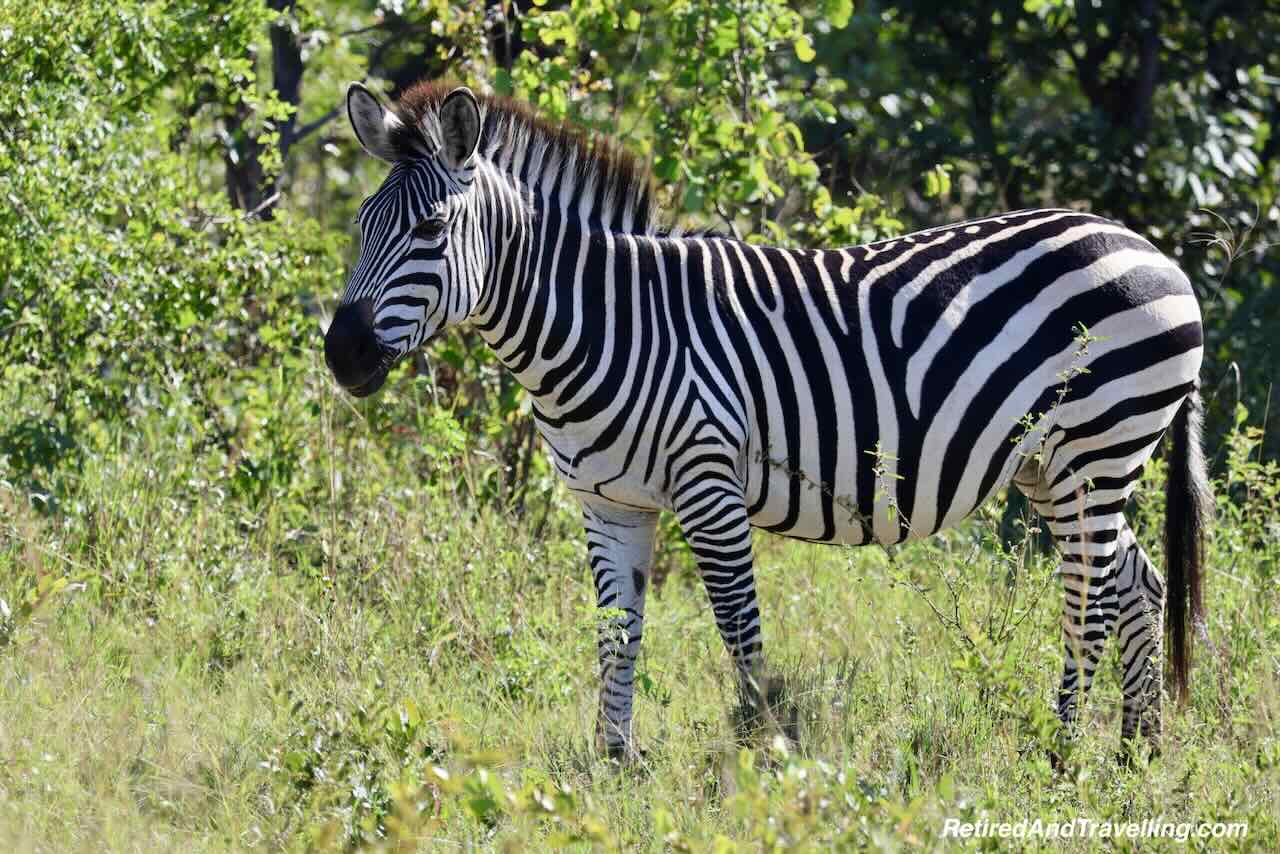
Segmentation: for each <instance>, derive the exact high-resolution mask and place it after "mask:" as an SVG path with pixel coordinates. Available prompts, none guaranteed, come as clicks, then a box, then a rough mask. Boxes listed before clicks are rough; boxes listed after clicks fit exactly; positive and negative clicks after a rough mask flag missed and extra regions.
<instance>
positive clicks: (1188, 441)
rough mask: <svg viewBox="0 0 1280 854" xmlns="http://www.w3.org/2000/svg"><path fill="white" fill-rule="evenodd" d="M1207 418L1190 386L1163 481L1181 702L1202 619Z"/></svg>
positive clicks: (1170, 623) (1168, 610) (1172, 640)
mask: <svg viewBox="0 0 1280 854" xmlns="http://www.w3.org/2000/svg"><path fill="white" fill-rule="evenodd" d="M1203 420H1204V409H1203V407H1202V405H1201V402H1200V390H1199V388H1198V386H1197V387H1193V388H1192V390H1191V394H1189V395H1188V396H1187V398H1186V399H1185V400H1184V401H1183V402H1182V407H1181V408H1180V409H1179V410H1178V414H1177V415H1176V416H1175V417H1174V420H1173V447H1172V448H1171V454H1170V458H1169V476H1168V479H1167V480H1166V482H1165V520H1164V555H1165V565H1166V567H1167V574H1168V590H1167V592H1166V596H1165V632H1166V634H1167V636H1168V641H1169V647H1170V655H1169V663H1170V670H1171V675H1172V682H1173V689H1174V692H1175V694H1176V696H1177V698H1178V702H1179V703H1180V704H1183V703H1186V701H1187V693H1188V690H1187V675H1188V673H1189V671H1190V669H1191V645H1192V632H1193V631H1194V630H1195V629H1196V628H1197V627H1199V626H1201V625H1202V624H1203V622H1204V605H1203V602H1202V600H1201V584H1202V581H1203V578H1204V529H1205V526H1206V524H1207V523H1208V520H1209V517H1210V513H1211V508H1212V501H1213V498H1212V496H1211V494H1210V492H1209V471H1208V466H1207V465H1206V463H1205V458H1204V449H1203V448H1202V446H1201V438H1200V434H1201V429H1202V426H1203ZM1188 611H1190V615H1191V621H1190V624H1188V621H1187V612H1188Z"/></svg>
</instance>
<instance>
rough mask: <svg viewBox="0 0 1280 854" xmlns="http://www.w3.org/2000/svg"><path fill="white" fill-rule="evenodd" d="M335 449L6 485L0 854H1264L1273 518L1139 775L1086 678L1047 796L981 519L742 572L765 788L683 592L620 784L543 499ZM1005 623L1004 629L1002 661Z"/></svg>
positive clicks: (346, 430)
mask: <svg viewBox="0 0 1280 854" xmlns="http://www.w3.org/2000/svg"><path fill="white" fill-rule="evenodd" d="M327 400H329V403H330V404H332V403H333V400H332V398H327ZM326 405H328V404H326ZM330 415H331V413H329V412H328V410H326V411H324V412H322V413H321V416H322V417H320V418H318V419H317V422H318V427H317V430H316V435H315V441H314V442H313V443H312V447H310V448H309V449H308V450H306V451H305V453H303V454H302V456H301V457H300V458H299V459H298V461H297V467H298V472H299V474H297V477H296V478H295V480H297V482H298V483H300V484H301V486H296V487H290V488H289V489H285V488H283V487H281V488H280V489H278V490H274V491H273V490H271V489H268V490H267V497H266V498H265V499H263V498H255V499H253V500H250V499H248V498H245V497H244V495H243V494H241V493H237V491H236V488H235V479H234V477H233V476H232V475H231V474H229V473H228V472H229V471H230V469H229V468H228V467H227V465H224V464H223V463H219V462H217V461H215V462H214V463H210V462H209V461H208V457H209V455H208V454H207V453H205V452H204V451H202V449H201V447H200V446H199V445H198V444H197V443H196V440H195V439H194V438H192V437H193V436H195V435H197V434H196V432H191V433H190V434H188V433H186V432H184V431H183V430H182V429H181V428H179V427H176V426H175V425H176V424H178V423H181V422H180V420H174V419H165V418H160V417H156V418H153V419H148V420H144V421H143V422H142V423H141V425H140V427H139V429H137V430H135V431H133V432H131V433H129V434H124V433H114V432H112V433H110V434H109V435H108V434H104V435H103V436H100V437H98V438H97V439H96V440H95V442H96V444H95V445H94V449H95V450H94V451H93V452H92V453H88V454H86V455H85V457H84V465H83V467H82V468H81V469H80V471H79V472H78V474H76V475H75V476H74V477H71V478H69V479H68V480H67V481H66V485H65V487H64V489H63V492H62V494H61V495H60V496H59V498H58V503H57V506H56V507H55V508H54V509H53V510H52V511H46V510H42V509H37V507H36V506H33V503H32V501H31V500H30V499H29V498H28V495H27V494H26V492H27V490H26V488H25V487H22V486H20V485H19V484H18V483H17V481H16V479H15V480H14V481H12V482H9V483H8V484H7V485H3V486H0V598H2V599H4V600H5V602H6V604H7V606H8V614H7V616H0V850H26V849H41V850H100V849H110V850H139V851H142V850H146V851H150V850H176V849H182V850H185V851H193V852H194V851H205V850H215V851H221V850H239V849H246V848H263V849H267V850H277V849H287V850H295V849H305V848H311V847H318V848H344V847H360V846H364V845H369V846H378V845H385V846H387V847H395V846H397V845H398V846H402V850H414V849H415V848H421V849H437V848H438V849H440V850H453V849H458V848H472V847H475V848H484V849H487V848H503V847H510V848H512V849H524V848H527V847H534V848H538V847H544V846H549V845H552V844H572V845H576V846H579V847H583V848H588V847H591V846H599V847H615V846H616V847H619V848H623V849H627V850H635V849H639V850H655V851H656V850H665V849H668V848H674V849H681V848H684V847H688V848H691V849H693V850H701V849H704V848H711V847H713V846H715V845H722V846H727V845H728V844H729V842H730V841H736V842H737V843H738V844H740V845H742V846H744V848H745V849H746V850H757V849H758V848H759V847H761V845H762V844H765V845H766V846H767V845H769V844H776V845H778V846H779V847H783V846H790V845H797V844H809V845H812V846H813V847H814V849H815V850H822V849H825V848H826V847H828V846H829V845H833V844H834V845H836V846H838V847H842V848H851V847H859V846H869V847H872V848H876V849H881V848H883V849H937V850H944V849H949V848H951V847H953V846H954V845H955V844H956V841H955V840H951V839H944V838H942V835H941V834H942V830H943V826H944V820H945V819H946V818H947V817H957V818H962V819H965V820H975V819H977V818H981V817H986V818H989V819H991V820H1000V821H1018V820H1020V819H1023V818H1027V819H1035V818H1041V819H1044V820H1046V821H1048V820H1058V819H1072V818H1076V817H1084V818H1090V819H1116V820H1137V821H1140V820H1142V819H1144V818H1152V817H1160V816H1163V817H1164V818H1166V819H1168V820H1172V821H1177V822H1182V821H1215V820H1229V821H1246V822H1248V825H1249V832H1248V836H1247V838H1246V839H1245V840H1243V841H1242V842H1241V841H1236V842H1235V843H1232V844H1231V846H1230V847H1237V848H1245V849H1253V850H1275V849H1276V847H1277V845H1280V819H1278V813H1280V811H1278V810H1277V809H1276V804H1277V803H1280V742H1278V740H1277V711H1280V688H1278V685H1280V680H1278V678H1277V677H1278V675H1280V658H1278V655H1280V653H1278V650H1280V598H1278V597H1280V594H1278V590H1280V588H1278V586H1277V585H1278V582H1277V578H1278V576H1280V573H1277V568H1276V566H1275V562H1276V557H1277V554H1278V552H1280V546H1278V545H1277V539H1280V536H1278V534H1277V530H1278V529H1280V519H1277V518H1276V517H1275V504H1274V494H1268V495H1258V494H1255V493H1256V489H1254V487H1250V486H1248V484H1246V485H1245V487H1241V486H1240V485H1239V484H1237V485H1236V486H1234V487H1232V488H1231V490H1228V491H1229V492H1230V495H1231V496H1232V501H1235V502H1236V503H1238V504H1239V506H1240V508H1241V510H1240V512H1239V513H1238V514H1236V515H1234V516H1232V515H1230V514H1225V515H1224V516H1223V518H1221V519H1220V521H1219V527H1218V529H1217V530H1216V531H1215V536H1214V539H1213V542H1212V553H1211V561H1210V562H1211V565H1212V566H1213V567H1214V571H1213V572H1211V574H1210V576H1209V579H1208V583H1207V590H1208V594H1207V606H1208V611H1209V615H1210V618H1209V635H1210V637H1211V638H1212V640H1213V643H1214V650H1208V649H1207V648H1206V647H1205V646H1204V645H1203V644H1202V645H1201V648H1200V651H1201V654H1200V656H1199V662H1198V666H1197V668H1196V669H1195V671H1194V676H1193V690H1192V697H1191V701H1190V704H1189V706H1188V707H1187V708H1186V709H1185V710H1183V711H1182V712H1181V713H1180V714H1176V715H1167V717H1166V736H1165V741H1164V753H1163V755H1162V756H1161V757H1160V758H1159V759H1157V760H1156V761H1155V762H1153V763H1151V764H1149V765H1148V764H1147V763H1146V762H1145V761H1143V760H1142V759H1141V758H1139V760H1138V762H1137V764H1136V765H1135V766H1134V767H1133V768H1126V767H1125V766H1123V765H1121V764H1120V763H1117V762H1116V761H1115V759H1114V754H1115V752H1116V750H1117V749H1118V747H1119V743H1118V730H1119V711H1120V709H1119V691H1118V687H1117V685H1116V680H1115V677H1114V673H1113V671H1112V670H1110V669H1104V671H1103V672H1102V673H1101V675H1100V678H1099V681H1098V684H1097V685H1096V688H1095V691H1094V693H1093V695H1092V696H1091V698H1090V701H1089V703H1088V705H1087V706H1086V707H1085V711H1084V716H1083V727H1082V728H1083V735H1082V737H1081V738H1080V739H1079V740H1078V741H1077V742H1076V743H1074V745H1073V746H1072V749H1071V751H1070V752H1069V754H1068V761H1067V768H1066V770H1065V771H1064V772H1062V773H1055V772H1054V771H1053V770H1051V768H1050V766H1049V763H1048V761H1047V758H1046V748H1047V747H1049V746H1052V745H1053V744H1054V743H1055V742H1054V739H1055V738H1056V735H1055V734H1054V733H1053V732H1052V727H1051V726H1050V725H1049V723H1048V710H1049V708H1050V700H1051V697H1052V696H1053V693H1054V689H1055V687H1056V683H1057V678H1058V669H1059V666H1060V652H1059V635H1058V630H1057V628H1056V627H1057V623H1058V613H1059V608H1060V592H1059V590H1058V587H1057V584H1056V582H1054V581H1053V580H1052V578H1051V577H1050V572H1051V566H1050V564H1049V562H1048V560H1047V559H1041V560H1033V561H1029V562H1028V561H1020V560H1018V559H1017V556H1016V555H1015V556H1008V555H1004V556H1002V555H1000V554H998V553H997V551H996V550H995V548H994V547H993V545H992V541H993V536H992V533H991V532H992V531H993V530H994V528H995V521H994V517H993V516H992V515H990V514H988V515H986V516H984V517H983V518H980V519H978V520H976V521H975V522H974V524H973V525H971V526H970V527H968V528H966V529H964V530H962V531H959V532H952V533H950V534H948V535H946V536H943V537H940V538H936V539H934V540H931V541H928V542H926V543H921V544H916V545H912V546H910V547H907V548H903V549H900V550H898V551H896V552H895V554H894V555H893V558H892V560H890V559H889V557H888V556H887V555H886V554H885V553H884V552H883V551H881V550H879V549H873V548H866V549H843V548H834V547H819V546H807V545H802V544H797V543H792V542H787V541H783V540H780V539H776V538H772V537H767V536H758V537H757V541H756V542H757V549H758V566H759V570H758V572H759V586H760V590H761V596H762V600H763V612H764V615H765V629H766V637H767V642H768V650H769V654H770V663H771V667H772V669H773V671H774V672H775V673H776V674H777V675H778V677H779V678H780V681H781V683H782V685H783V688H782V689H781V701H780V703H779V706H778V716H779V717H781V718H782V719H783V721H784V722H787V723H790V722H794V724H795V727H796V729H797V730H798V735H799V737H798V743H797V744H795V745H792V746H791V747H790V748H788V749H787V750H786V751H785V754H784V753H783V752H780V751H779V750H778V749H776V748H775V747H773V746H772V745H773V744H774V742H775V741H776V739H775V736H776V733H777V731H778V727H777V726H772V725H768V724H766V725H765V726H763V727H760V728H758V729H757V730H756V731H753V732H749V733H743V732H739V731H738V730H739V729H740V728H738V727H735V721H736V720H738V719H740V718H741V717H742V714H741V712H740V711H735V704H736V697H735V696H734V692H733V690H732V687H731V686H732V680H731V679H730V673H729V662H728V659H727V656H726V654H725V652H724V651H723V649H722V647H721V644H720V641H719V638H718V636H717V634H716V632H715V628H714V624H713V622H712V620H711V615H710V612H709V609H708V607H707V605H706V599H705V594H704V593H703V592H702V590H701V589H700V587H699V586H698V585H697V583H696V578H695V576H694V575H693V574H692V573H691V572H690V570H689V568H688V567H687V566H685V565H684V564H683V563H682V562H681V559H680V558H679V557H678V556H677V557H676V558H673V559H671V561H670V562H671V563H672V564H673V570H672V572H671V573H670V576H669V577H668V578H667V579H666V581H665V583H664V584H663V585H662V586H661V587H660V588H659V589H658V590H656V591H655V595H653V596H652V597H651V599H650V604H649V618H648V622H647V625H646V630H645V650H644V653H643V656H642V658H641V665H640V672H641V675H640V678H639V691H638V694H639V697H638V703H637V718H636V726H637V735H638V738H639V741H640V746H641V747H642V748H643V749H644V751H645V757H644V759H643V761H641V762H639V763H637V764H636V765H634V766H632V767H628V768H624V769H619V768H617V767H616V766H613V765H610V764H608V763H606V762H604V761H602V760H601V759H599V758H598V757H597V756H596V754H595V752H594V750H593V748H592V743H591V734H592V732H593V723H594V714H595V711H594V709H595V691H596V679H595V664H594V659H595V655H594V636H595V628H594V627H595V614H594V609H593V607H592V603H593V601H594V594H593V592H592V590H591V585H590V579H589V576H588V573H587V571H586V567H585V560H584V556H583V555H584V547H583V542H582V536H581V533H580V531H579V529H578V526H577V517H576V514H575V513H574V512H573V511H572V508H570V507H569V506H568V505H567V503H566V502H565V499H564V496H563V495H561V494H558V493H556V494H553V495H552V496H551V497H550V498H549V499H547V500H549V501H551V502H552V503H551V504H550V505H548V506H549V507H550V510H549V513H548V514H547V515H546V517H545V521H542V522H538V521H537V518H536V517H538V516H539V514H540V512H541V511H540V510H539V511H531V512H530V514H529V516H527V517H526V519H525V520H517V519H515V518H513V517H511V516H508V515H504V514H501V513H498V512H496V511H493V510H490V509H486V508H484V507H479V506H475V505H474V504H473V503H472V502H470V501H468V500H467V499H465V498H463V497H462V496H463V495H465V494H466V491H465V490H463V489H461V488H459V487H457V486H456V484H457V483H458V482H465V480H466V478H465V477H463V478H459V476H458V474H457V472H458V471H459V470H462V469H465V468H466V466H468V465H471V463H469V462H466V461H461V462H460V461H459V460H456V459H441V458H438V457H432V456H429V455H426V454H425V453H417V455H416V456H414V455H412V454H409V452H404V453H400V452H397V453H398V454H399V455H398V456H397V455H396V454H392V453H390V452H389V451H387V444H386V443H385V442H383V441H382V437H379V436H375V435H373V433H372V432H371V429H372V428H371V427H370V426H369V424H368V423H367V422H366V421H364V420H363V419H361V418H360V417H358V416H355V415H351V414H350V413H347V414H345V415H343V414H341V413H339V417H338V418H337V419H336V420H338V421H341V422H342V424H341V425H340V426H339V427H335V428H333V430H330V429H329V428H328V426H327V425H328V424H329V423H330V420H331V418H330ZM406 454H409V456H406ZM406 460H409V461H411V462H412V465H407V464H406ZM1237 462H1239V460H1237ZM224 463H225V461H224ZM1155 474H1156V475H1157V476H1158V469H1157V471H1156V472H1155ZM1241 477H1244V476H1243V475H1241ZM1259 477H1261V475H1259ZM1246 480H1247V478H1246ZM1260 482H1261V481H1259V483H1260ZM451 484H453V485H451ZM1254 486H1255V487H1257V486H1258V485H1257V484H1256V483H1255V484H1254ZM1242 488H1243V489H1244V490H1245V491H1246V492H1249V494H1247V495H1246V494H1244V493H1242V492H1241V489H1242ZM1258 488H1262V487H1258ZM1250 490H1253V491H1250ZM1141 498H1142V500H1143V501H1144V502H1145V503H1144V504H1143V505H1142V507H1143V514H1144V515H1143V516H1142V517H1141V518H1140V519H1139V527H1140V528H1141V529H1142V530H1143V531H1145V533H1143V534H1142V536H1143V539H1144V541H1145V542H1146V544H1147V547H1148V549H1149V550H1151V551H1153V553H1154V554H1155V556H1156V557H1157V560H1158V553H1159V544H1158V537H1157V536H1155V534H1154V531H1153V525H1154V524H1155V522H1156V521H1158V506H1156V505H1155V504H1154V503H1153V502H1152V500H1151V496H1150V495H1149V494H1148V493H1144V494H1143V496H1141ZM37 504H38V502H37ZM535 529H539V530H536V532H535ZM1011 571H1014V572H1015V574H1014V575H1013V576H1012V577H1013V578H1014V579H1016V580H1017V585H1016V586H1015V587H1012V588H1011V587H1010V578H1011V576H1010V572H1011ZM922 588H927V592H924V591H923V590H922ZM926 597H927V598H928V599H929V600H930V601H932V602H933V604H934V606H936V607H938V609H939V611H940V612H941V614H942V616H943V618H944V619H939V617H938V615H936V614H935V613H934V611H933V610H932V609H931V607H930V605H929V602H927V601H926ZM953 597H954V599H955V600H956V601H957V602H958V605H959V611H958V612H957V610H956V609H955V608H954V607H953ZM1009 604H1012V605H1013V606H1014V608H1015V614H1016V613H1019V611H1018V609H1023V608H1025V609H1028V610H1027V615H1026V617H1025V619H1024V620H1023V621H1022V622H1020V623H1018V624H1017V625H1016V627H1012V626H1010V625H1006V626H1005V627H1004V629H1001V622H1000V614H1001V613H1002V606H1005V605H1009ZM956 613H959V614H960V615H961V618H962V619H961V621H960V625H959V626H956V625H951V624H950V623H949V618H950V617H951V616H953V615H954V614H956ZM744 747H749V748H751V749H752V750H753V753H752V754H751V755H749V756H746V755H742V754H741V751H742V749H743V748H744ZM575 840H577V841H576V842H575ZM968 844H969V845H970V846H981V847H985V848H1000V847H1009V846H1011V845H1013V843H1011V842H1008V841H1002V840H986V841H985V842H981V843H975V842H972V841H971V842H969V843H968ZM1035 845H1038V846H1040V847H1043V848H1046V849H1057V848H1059V847H1065V848H1067V849H1068V850H1092V849H1103V848H1110V847H1118V848H1123V849H1130V848H1138V847H1140V848H1142V849H1143V850H1171V849H1182V848H1185V847H1188V845H1186V844H1182V843H1178V842H1174V841H1165V840H1156V841H1150V840H1141V841H1138V842H1131V841H1125V840H1121V841H1119V842H1115V843H1112V842H1106V841H1101V840H1093V841H1081V840H1078V839H1077V840H1069V841H1067V842H1065V843H1058V842H1051V841H1041V842H1036V843H1033V847H1034V846H1035ZM1221 845H1222V843H1217V844H1215V843H1212V842H1195V841H1193V842H1191V843H1190V847H1192V848H1207V847H1215V848H1216V847H1220V846H1221ZM1018 847H1021V846H1018Z"/></svg>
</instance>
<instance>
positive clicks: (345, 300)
mask: <svg viewBox="0 0 1280 854" xmlns="http://www.w3.org/2000/svg"><path fill="white" fill-rule="evenodd" d="M347 115H348V117H349V118H350V120H351V126H352V128H353V129H354V130H355V133H356V137H357V138H358V139H359V140H360V144H361V145H362V146H364V149H365V151H367V152H369V153H370V154H372V155H373V156H374V157H377V158H379V159H380V160H384V161H386V162H387V163H390V164H391V172H390V174H389V175H387V178H386V180H385V181H383V183H382V186H381V187H379V188H378V190H377V192H375V193H374V194H373V195H372V196H370V197H369V198H367V199H365V200H364V202H363V203H362V204H361V205H360V213H359V216H358V219H359V224H360V235H361V246H360V258H359V260H358V261H357V262H356V267H355V270H354V271H353V272H352V274H351V279H350V281H349V282H348V283H347V290H346V293H344V294H343V297H342V302H341V304H340V305H339V306H338V309H337V311H336V312H335V313H334V315H333V321H332V322H331V323H330V325H329V329H328V331H327V332H326V333H325V341H324V352H325V361H326V362H328V365H329V369H330V370H331V371H332V372H333V375H334V378H335V379H336V380H337V381H338V384H339V385H341V386H342V387H343V388H345V389H346V390H347V391H348V392H350V393H351V394H354V395H356V396H357V397H364V396H365V395H368V394H372V393H373V392H375V391H377V390H378V389H379V388H381V387H382V384H383V382H384V381H385V380H386V377H387V372H388V371H389V370H390V369H391V366H392V365H393V364H395V362H396V360H397V359H399V358H401V357H402V356H404V355H406V354H407V353H410V352H412V351H413V350H415V349H416V348H417V347H419V346H420V345H422V344H423V343H424V342H425V341H427V340H428V339H429V338H431V336H433V335H435V334H436V333H437V332H439V331H440V330H441V329H443V328H444V327H446V326H448V325H450V324H454V323H458V322H459V321H462V320H464V319H465V318H466V317H467V315H468V314H470V312H471V310H472V308H473V307H474V306H475V304H476V302H477V300H478V299H479V294H480V288H481V285H482V281H483V266H482V259H483V257H484V253H483V252H482V251H481V250H482V240H481V234H480V229H479V225H478V219H479V218H478V216H477V211H476V209H475V196H476V195H477V194H476V193H473V192H471V187H472V184H473V181H474V178H475V170H476V147H477V144H478V143H479V139H480V128H481V125H482V122H483V117H482V114H481V110H480V104H479V102H478V101H477V100H476V97H475V96H474V95H473V94H472V93H471V90H469V89H467V88H466V87H457V88H455V89H453V90H452V91H451V92H449V93H448V95H446V96H445V97H444V98H443V99H441V100H440V102H439V106H438V107H437V108H436V109H434V110H433V111H431V114H430V116H429V117H428V119H424V120H423V121H420V122H416V123H413V124H412V125H410V124H408V123H406V122H405V121H404V120H402V119H401V117H400V115H398V114H397V112H396V111H395V110H388V109H386V108H384V107H383V106H382V103H381V102H380V101H379V100H378V98H377V97H376V96H375V95H374V94H373V93H371V92H370V91H369V90H368V89H366V88H364V87H363V86H361V85H360V84H358V83H353V84H352V85H351V87H350V88H349V89H348V90H347Z"/></svg>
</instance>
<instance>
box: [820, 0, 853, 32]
mask: <svg viewBox="0 0 1280 854" xmlns="http://www.w3.org/2000/svg"><path fill="white" fill-rule="evenodd" d="M822 12H823V14H824V15H826V17H827V20H828V21H830V22H831V26H832V27H834V28H835V29H837V30H843V29H844V28H845V27H847V26H848V25H849V18H850V17H851V16H852V15H853V0H827V2H826V3H824V4H823V9H822Z"/></svg>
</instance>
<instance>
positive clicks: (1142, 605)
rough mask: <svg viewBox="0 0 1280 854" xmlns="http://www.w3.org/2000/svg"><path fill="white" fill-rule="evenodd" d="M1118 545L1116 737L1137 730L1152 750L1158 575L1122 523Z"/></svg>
mask: <svg viewBox="0 0 1280 854" xmlns="http://www.w3.org/2000/svg"><path fill="white" fill-rule="evenodd" d="M1119 546H1120V548H1119V555H1118V558H1117V568H1116V573H1115V578H1116V593H1117V597H1118V609H1119V613H1118V615H1117V618H1116V630H1115V633H1116V639H1117V641H1118V642H1119V644H1120V680H1121V681H1120V684H1121V686H1122V688H1123V694H1124V716H1123V718H1122V720H1121V725H1120V737H1121V739H1122V740H1123V741H1124V742H1126V744H1127V743H1129V742H1131V741H1132V740H1133V737H1134V736H1135V735H1137V734H1138V733H1139V732H1141V734H1142V736H1143V738H1145V739H1147V740H1148V742H1149V743H1150V744H1151V746H1152V747H1153V749H1158V746H1159V745H1158V740H1159V737H1160V733H1161V694H1162V692H1163V687H1164V686H1163V681H1164V597H1165V585H1164V579H1163V578H1162V577H1161V575H1160V573H1159V572H1158V571H1157V570H1156V568H1155V567H1154V566H1153V565H1152V564H1151V560H1150V559H1149V558H1148V557H1147V554H1146V552H1145V551H1143V549H1142V547H1141V546H1139V545H1138V541H1137V538H1136V537H1135V536H1134V533H1133V530H1132V529H1131V528H1130V527H1129V526H1128V525H1127V524H1126V525H1125V527H1124V529H1123V530H1122V531H1121V532H1120V544H1119Z"/></svg>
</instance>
